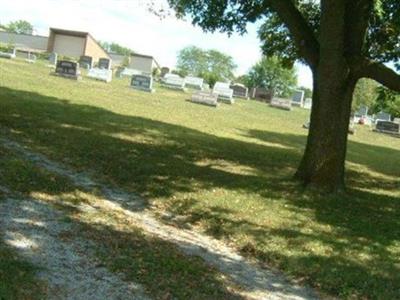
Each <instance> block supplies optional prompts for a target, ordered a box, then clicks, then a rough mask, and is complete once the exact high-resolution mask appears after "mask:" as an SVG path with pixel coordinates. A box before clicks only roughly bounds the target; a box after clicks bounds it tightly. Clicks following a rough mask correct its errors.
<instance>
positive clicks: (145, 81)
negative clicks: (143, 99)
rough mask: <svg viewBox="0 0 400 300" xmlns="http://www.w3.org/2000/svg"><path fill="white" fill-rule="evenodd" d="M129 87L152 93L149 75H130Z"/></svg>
mask: <svg viewBox="0 0 400 300" xmlns="http://www.w3.org/2000/svg"><path fill="white" fill-rule="evenodd" d="M131 87H132V88H134V89H136V90H141V91H145V92H150V93H152V92H154V90H153V77H152V76H151V75H132V79H131Z"/></svg>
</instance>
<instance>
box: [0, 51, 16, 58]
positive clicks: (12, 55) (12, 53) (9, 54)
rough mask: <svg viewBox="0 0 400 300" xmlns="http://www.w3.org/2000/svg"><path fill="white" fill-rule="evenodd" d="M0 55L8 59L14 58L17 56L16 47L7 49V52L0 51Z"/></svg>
mask: <svg viewBox="0 0 400 300" xmlns="http://www.w3.org/2000/svg"><path fill="white" fill-rule="evenodd" d="M0 57H3V58H9V59H13V58H16V57H17V49H16V48H13V49H12V50H11V51H9V52H3V51H0Z"/></svg>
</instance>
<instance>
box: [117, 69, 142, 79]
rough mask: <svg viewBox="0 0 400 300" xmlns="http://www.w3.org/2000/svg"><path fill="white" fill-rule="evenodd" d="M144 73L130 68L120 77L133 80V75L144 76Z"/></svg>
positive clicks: (124, 70)
mask: <svg viewBox="0 0 400 300" xmlns="http://www.w3.org/2000/svg"><path fill="white" fill-rule="evenodd" d="M142 73H143V72H142V71H139V70H135V69H129V68H124V69H123V70H122V72H121V73H120V76H119V77H124V76H125V77H130V78H132V76H133V75H142Z"/></svg>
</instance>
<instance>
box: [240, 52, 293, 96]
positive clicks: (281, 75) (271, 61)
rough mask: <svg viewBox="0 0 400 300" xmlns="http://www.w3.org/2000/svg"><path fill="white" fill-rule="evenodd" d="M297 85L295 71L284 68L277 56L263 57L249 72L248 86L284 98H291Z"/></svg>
mask: <svg viewBox="0 0 400 300" xmlns="http://www.w3.org/2000/svg"><path fill="white" fill-rule="evenodd" d="M296 84H297V75H296V72H295V70H294V69H293V68H284V67H282V63H281V61H280V60H279V59H278V58H277V57H276V56H272V57H266V56H265V57H263V58H262V59H261V60H260V61H259V62H258V63H256V64H255V65H254V66H253V67H252V68H251V70H250V72H249V79H248V85H250V86H251V87H264V88H266V89H268V90H272V91H274V94H275V95H279V96H282V97H289V96H290V95H291V94H292V91H293V89H294V88H295V87H296Z"/></svg>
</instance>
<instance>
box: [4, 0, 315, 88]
mask: <svg viewBox="0 0 400 300" xmlns="http://www.w3.org/2000/svg"><path fill="white" fill-rule="evenodd" d="M145 2H146V0H32V1H29V0H0V7H1V10H0V23H1V24H7V23H8V22H10V21H15V20H19V19H22V20H27V21H29V22H30V23H32V24H33V26H34V27H35V29H36V33H37V34H41V35H46V36H47V35H48V31H49V27H56V28H63V29H71V30H80V31H88V32H90V33H91V34H92V35H93V36H94V37H95V38H96V39H97V40H102V41H112V42H117V43H119V44H121V45H123V46H126V47H129V48H131V49H132V50H134V51H135V52H138V53H142V54H148V55H152V56H154V57H155V58H156V60H157V61H158V62H159V64H160V65H161V66H168V67H172V68H173V67H174V65H175V63H176V56H177V53H178V51H179V50H180V49H182V48H184V47H186V46H189V45H195V46H198V47H201V48H204V49H217V50H219V51H221V52H224V53H226V54H229V55H231V56H232V57H233V59H234V61H235V63H236V64H237V65H238V68H237V70H236V72H235V73H236V75H240V74H244V73H246V72H247V71H248V70H249V68H250V67H251V66H252V65H253V64H254V63H256V62H257V60H259V59H260V57H261V52H260V42H259V40H258V38H257V28H258V25H259V24H250V25H249V26H248V33H247V34H245V35H243V36H240V35H238V34H234V35H232V36H231V37H228V36H227V34H221V33H213V34H211V33H204V32H203V31H202V30H201V29H200V28H198V27H194V26H193V25H192V24H191V23H190V22H185V21H182V20H177V19H176V18H175V17H173V16H170V17H167V18H165V19H162V20H160V18H158V17H157V16H155V15H153V14H152V13H150V12H149V11H148V10H147V7H146V5H145ZM154 2H156V3H157V4H158V5H161V6H162V5H164V4H163V3H164V2H165V0H155V1H154ZM165 7H166V6H165ZM297 72H298V78H299V82H298V84H299V85H303V86H307V87H312V78H311V72H310V71H309V69H308V68H307V67H305V66H302V65H298V66H297Z"/></svg>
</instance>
